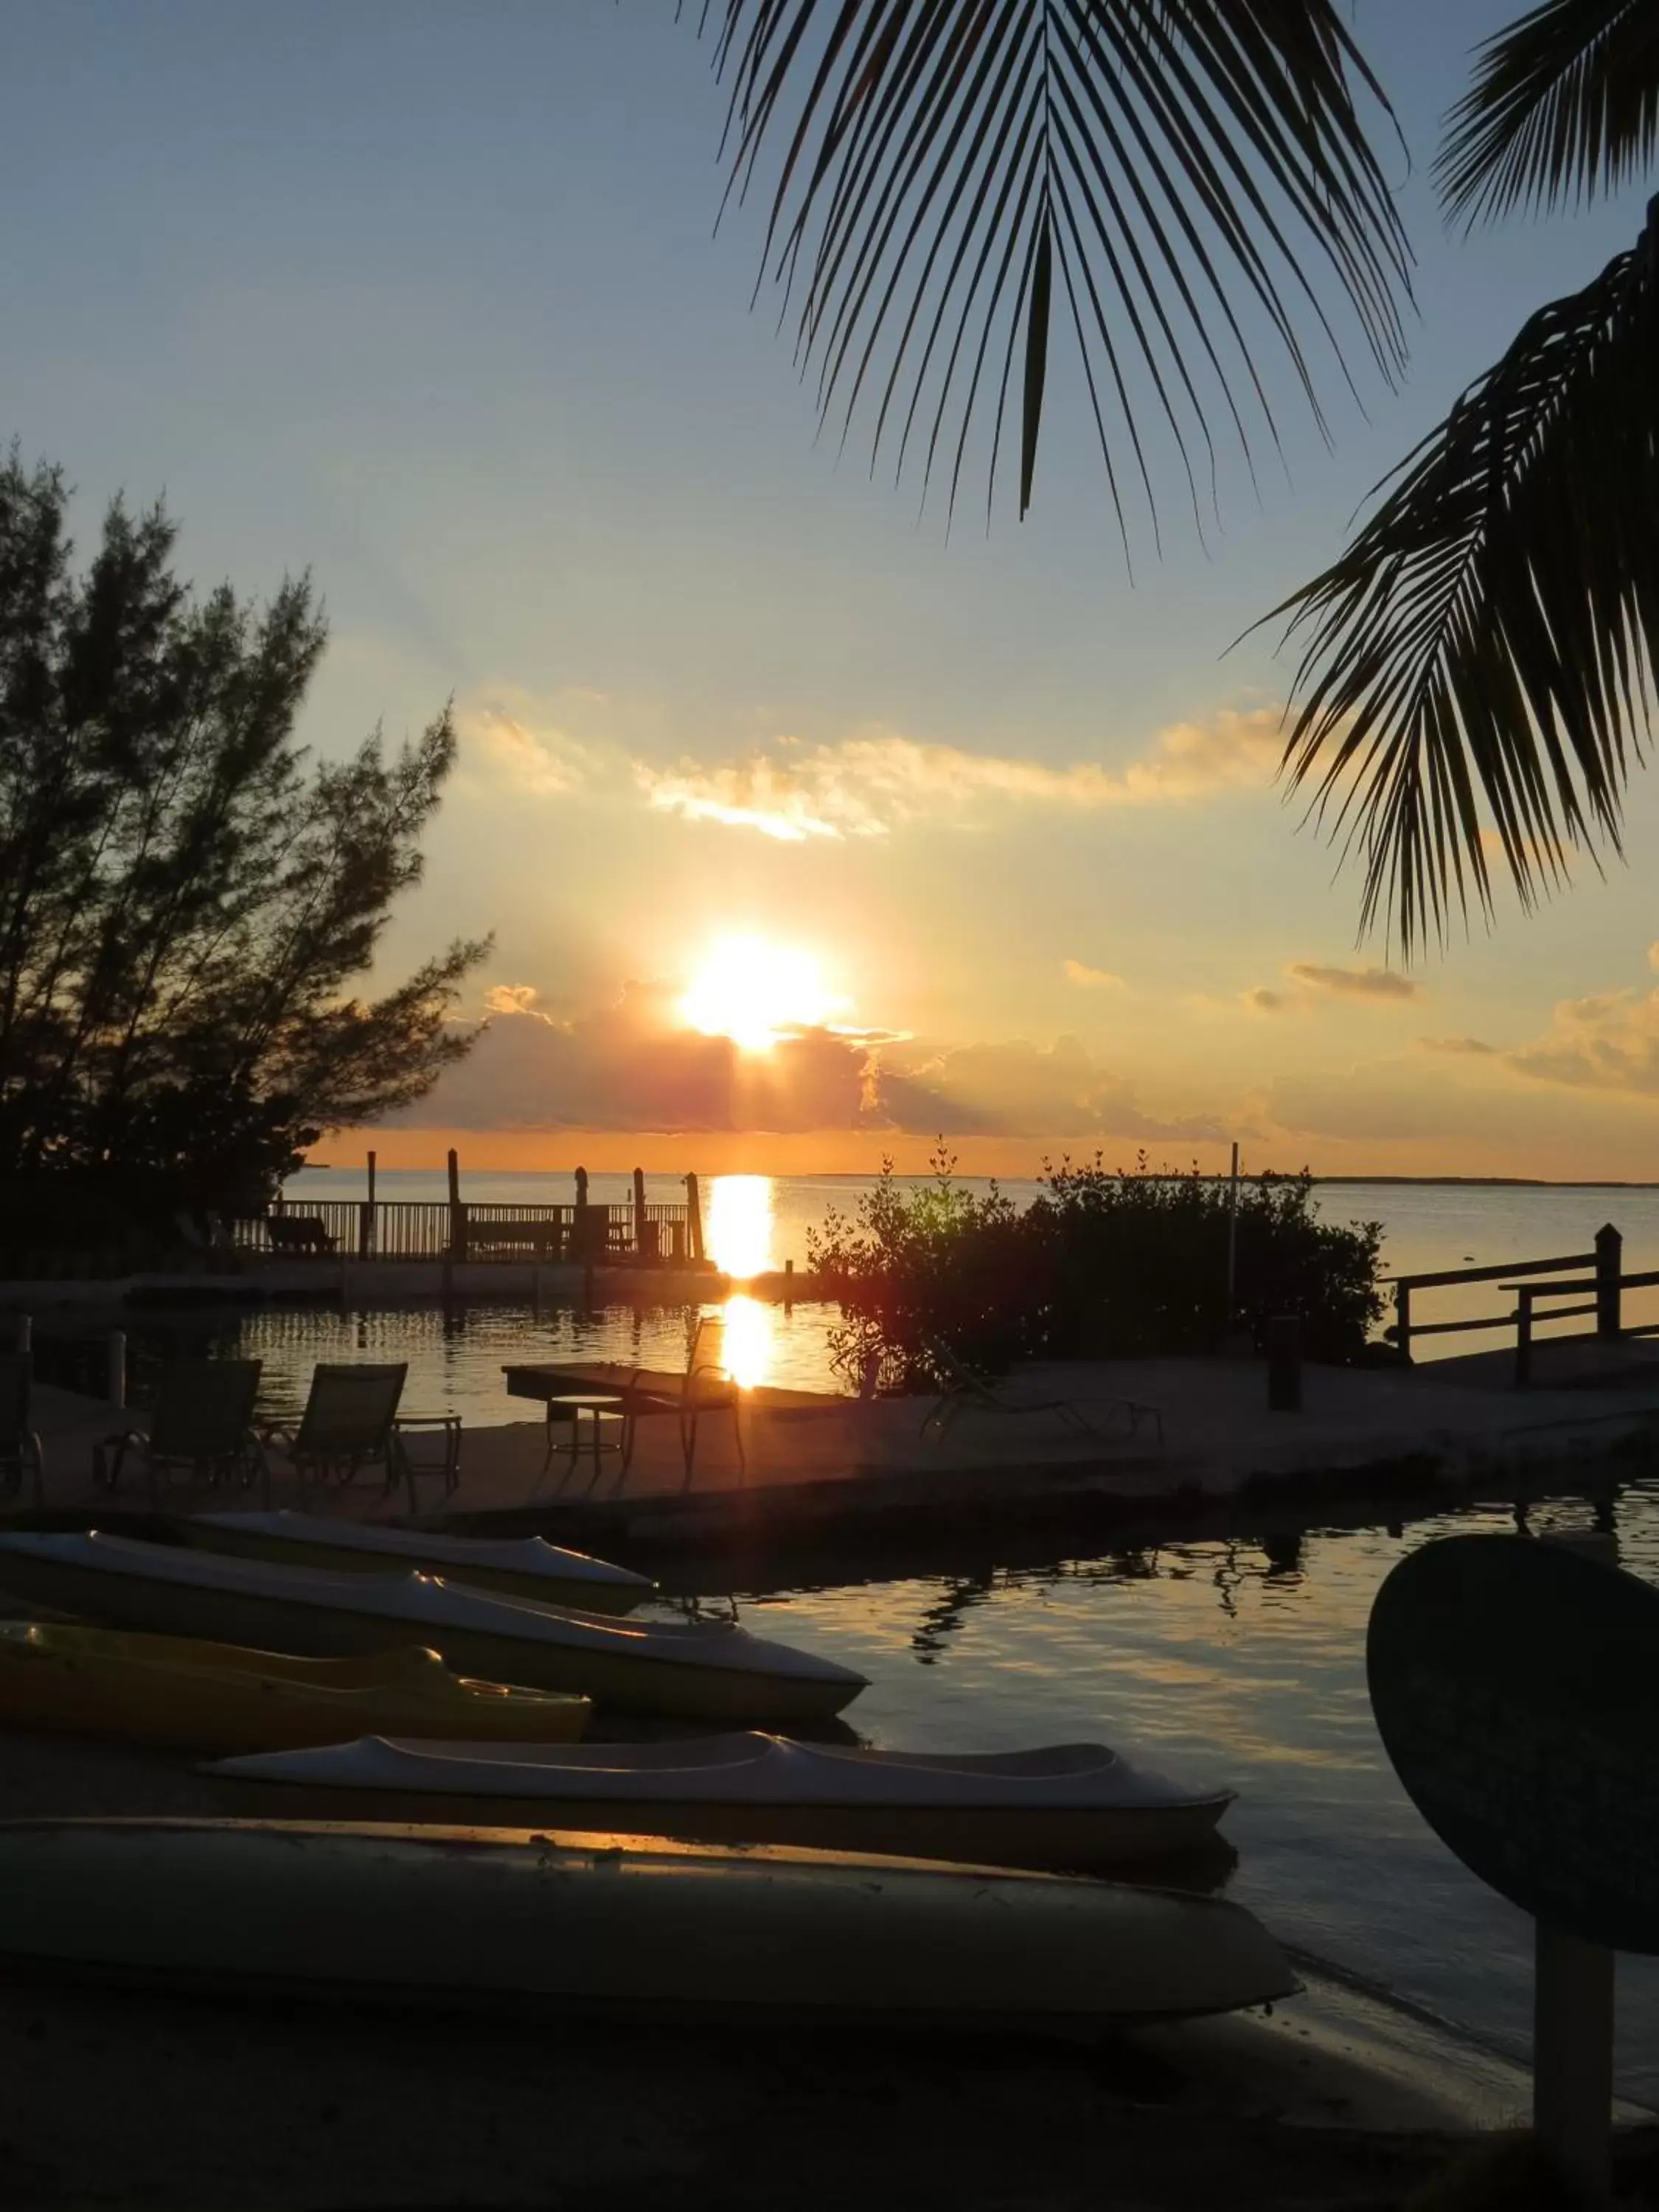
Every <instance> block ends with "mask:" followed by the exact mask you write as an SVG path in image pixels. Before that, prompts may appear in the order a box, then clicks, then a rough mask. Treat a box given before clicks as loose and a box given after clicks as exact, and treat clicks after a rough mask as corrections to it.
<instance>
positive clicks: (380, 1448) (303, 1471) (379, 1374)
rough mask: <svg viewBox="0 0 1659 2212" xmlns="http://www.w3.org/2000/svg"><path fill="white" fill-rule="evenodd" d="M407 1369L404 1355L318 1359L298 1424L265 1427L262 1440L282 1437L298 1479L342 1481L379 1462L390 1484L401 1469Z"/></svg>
mask: <svg viewBox="0 0 1659 2212" xmlns="http://www.w3.org/2000/svg"><path fill="white" fill-rule="evenodd" d="M408 1374H409V1364H408V1362H407V1361H406V1360H405V1361H401V1362H399V1363H398V1364H397V1365H395V1366H385V1367H379V1366H376V1367H368V1366H359V1365H357V1364H355V1363H354V1364H349V1365H344V1364H342V1365H331V1364H330V1363H329V1362H327V1361H320V1362H319V1364H318V1365H317V1367H316V1368H315V1369H314V1370H313V1373H312V1377H311V1395H310V1396H309V1397H308V1398H307V1400H306V1409H305V1411H304V1413H301V1416H300V1425H299V1426H298V1428H296V1429H292V1430H290V1429H286V1428H282V1427H276V1428H272V1429H268V1430H267V1431H265V1437H264V1441H265V1443H267V1444H271V1443H280V1444H281V1445H282V1447H283V1451H284V1452H285V1453H286V1454H287V1455H288V1457H289V1461H290V1462H292V1464H293V1467H294V1468H295V1473H296V1474H299V1475H300V1476H301V1478H302V1479H309V1478H313V1477H314V1478H316V1479H317V1480H320V1481H323V1482H329V1481H336V1482H339V1483H341V1484H344V1483H348V1482H351V1481H353V1480H355V1479H356V1476H357V1474H358V1473H359V1472H360V1470H361V1469H362V1468H366V1467H368V1468H380V1470H381V1472H382V1474H383V1475H384V1477H385V1480H386V1488H387V1489H388V1490H391V1489H392V1488H393V1487H394V1486H395V1485H396V1483H397V1481H398V1476H399V1475H400V1474H404V1472H405V1468H404V1457H403V1455H402V1454H400V1452H399V1450H398V1443H397V1428H396V1422H397V1418H398V1400H399V1399H400V1398H401V1397H402V1396H403V1395H404V1381H405V1380H406V1378H407V1376H408Z"/></svg>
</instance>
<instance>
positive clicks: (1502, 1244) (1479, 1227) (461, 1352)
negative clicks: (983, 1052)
mask: <svg viewBox="0 0 1659 2212" xmlns="http://www.w3.org/2000/svg"><path fill="white" fill-rule="evenodd" d="M646 1182H647V1196H648V1197H649V1198H650V1199H652V1200H669V1199H673V1198H677V1197H683V1196H684V1188H683V1186H682V1185H681V1184H680V1182H678V1179H676V1178H674V1177H672V1176H647V1179H646ZM980 1187H981V1188H982V1187H983V1186H980ZM1003 1187H1004V1188H1005V1189H1006V1191H1007V1192H1008V1194H1009V1195H1010V1196H1011V1197H1012V1198H1013V1199H1014V1200H1016V1201H1017V1202H1018V1203H1029V1201H1030V1199H1032V1198H1033V1197H1035V1196H1036V1193H1037V1188H1038V1186H1037V1185H1036V1183H1034V1182H1009V1183H1006V1184H1005V1185H1004V1186H1003ZM464 1188H465V1192H466V1193H467V1194H469V1195H470V1196H471V1197H473V1198H475V1199H477V1200H479V1201H481V1202H482V1201H484V1200H500V1201H508V1200H532V1201H538V1200H539V1201H551V1200H569V1198H570V1197H571V1195H572V1193H573V1186H572V1184H571V1182H570V1180H569V1178H568V1177H567V1176H555V1175H501V1176H488V1175H480V1176H466V1177H465V1182H464ZM868 1188H870V1183H869V1181H868V1179H867V1178H864V1177H859V1176H778V1177H775V1178H773V1177H769V1176H717V1177H714V1178H713V1179H712V1180H711V1181H710V1182H708V1183H707V1184H705V1186H704V1200H703V1202H704V1208H705V1212H706V1216H707V1228H708V1247H709V1250H710V1253H711V1255H712V1256H713V1257H714V1260H715V1261H717V1263H718V1264H719V1265H720V1267H723V1268H725V1269H726V1271H727V1272H729V1273H732V1274H734V1275H738V1276H742V1275H745V1274H756V1273H761V1272H763V1270H766V1269H769V1268H774V1267H781V1265H782V1264H783V1262H784V1261H786V1260H793V1261H795V1263H796V1265H797V1266H798V1267H804V1266H805V1261H806V1256H807V1255H806V1237H807V1232H808V1231H809V1230H811V1229H815V1228H817V1227H819V1226H821V1225H822V1224H823V1219H824V1218H825V1215H826V1214H827V1213H828V1212H829V1211H830V1210H831V1209H832V1208H834V1209H836V1210H839V1211H840V1212H842V1213H850V1212H852V1211H853V1209H854V1206H856V1204H857V1201H858V1199H859V1197H860V1194H861V1193H862V1192H864V1191H866V1190H867V1189H868ZM378 1190H379V1194H380V1196H381V1197H383V1198H387V1199H392V1198H439V1197H441V1196H442V1195H443V1191H444V1183H443V1178H442V1176H441V1174H435V1173H428V1172H425V1171H421V1170H404V1171H401V1172H399V1173H396V1174H391V1173H388V1174H385V1175H382V1176H380V1178H379V1183H378ZM363 1194H364V1184H363V1181H362V1177H361V1176H356V1175H352V1174H345V1173H342V1172H341V1171H339V1170H329V1171H323V1170H310V1171H307V1173H305V1174H303V1175H301V1176H296V1177H295V1179H294V1181H293V1182H291V1183H290V1185H289V1197H290V1200H292V1201H293V1202H294V1203H296V1204H300V1205H303V1203H304V1201H305V1200H306V1198H307V1196H310V1197H313V1198H323V1197H327V1198H337V1199H354V1198H360V1197H362V1195H363ZM590 1194H591V1196H592V1199H593V1200H594V1202H595V1203H596V1204H599V1203H602V1202H607V1201H614V1202H618V1203H620V1202H623V1201H625V1200H627V1199H628V1198H629V1196H630V1194H631V1186H630V1183H629V1178H628V1177H627V1176H620V1175H616V1176H601V1175H595V1176H593V1177H592V1180H591V1185H590ZM1319 1204H1320V1207H1321V1210H1322V1212H1323V1213H1324V1214H1325V1216H1326V1218H1328V1219H1330V1220H1333V1221H1337V1222H1347V1221H1351V1220H1367V1219H1376V1220H1380V1221H1381V1222H1382V1223H1383V1226H1384V1231H1385V1240H1384V1244H1383V1258H1384V1264H1385V1266H1386V1267H1387V1268H1388V1269H1389V1272H1390V1273H1394V1272H1399V1273H1428V1272H1432V1271H1437V1270H1438V1269H1441V1268H1444V1267H1462V1266H1466V1265H1479V1266H1488V1265H1495V1264H1498V1263H1500V1262H1502V1261H1512V1260H1520V1259H1527V1258H1543V1257H1547V1256H1553V1255H1567V1254H1571V1253H1577V1252H1587V1251H1588V1250H1589V1247H1590V1244H1591V1243H1592V1241H1593V1239H1594V1237H1595V1231H1597V1229H1599V1228H1600V1227H1601V1224H1602V1223H1603V1222H1604V1221H1606V1220H1608V1219H1611V1220H1613V1221H1614V1222H1615V1223H1616V1224H1617V1225H1619V1227H1620V1229H1621V1230H1622V1231H1623V1232H1624V1236H1625V1253H1626V1267H1627V1268H1629V1269H1631V1270H1632V1271H1639V1270H1641V1269H1644V1268H1649V1267H1659V1190H1622V1189H1606V1190H1600V1189H1583V1190H1516V1189H1499V1188H1484V1189H1475V1188H1468V1189H1459V1188H1445V1187H1438V1188H1382V1189H1376V1188H1364V1187H1360V1186H1356V1185H1352V1184H1341V1183H1331V1184H1327V1185H1325V1186H1324V1187H1323V1188H1322V1190H1321V1191H1320V1194H1319ZM1508 1303H1509V1302H1508V1301H1506V1300H1505V1299H1504V1298H1503V1297H1502V1295H1501V1293H1500V1292H1499V1291H1498V1289H1497V1288H1496V1286H1495V1285H1480V1286H1478V1287H1472V1288H1469V1289H1468V1290H1464V1291H1436V1292H1431V1293H1423V1294H1421V1295H1419V1299H1418V1301H1417V1304H1416V1307H1415V1309H1414V1317H1415V1318H1416V1319H1417V1320H1418V1321H1419V1322H1421V1321H1425V1320H1427V1321H1433V1320H1452V1319H1455V1318H1460V1317H1465V1316H1472V1315H1478V1314H1484V1313H1495V1312H1497V1311H1498V1310H1499V1309H1500V1308H1501V1307H1502V1306H1504V1305H1505V1304H1508ZM1628 1308H1629V1313H1630V1317H1631V1318H1632V1320H1636V1321H1642V1320H1649V1319H1659V1292H1641V1293H1635V1294H1632V1296H1631V1297H1630V1299H1629V1301H1628ZM701 1310H702V1309H700V1308H696V1307H691V1308H685V1307H662V1306H657V1307H648V1308H642V1309H635V1308H633V1307H629V1306H611V1307H608V1308H606V1309H605V1310H602V1311H600V1312H599V1313H596V1314H592V1315H583V1314H581V1313H580V1312H578V1311H576V1310H574V1309H573V1308H571V1307H570V1306H568V1305H562V1304H557V1303H554V1302H547V1303H544V1304H541V1305H540V1306H536V1305H532V1303H531V1302H530V1301H529V1300H528V1299H527V1298H518V1299H513V1298H498V1299H491V1300H489V1301H478V1302H477V1303H474V1304H469V1305H468V1306H466V1307H465V1308H458V1309H456V1310H453V1311H452V1312H450V1313H448V1314H445V1313H442V1312H441V1311H440V1310H438V1309H437V1308H436V1307H435V1306H433V1305H430V1304H428V1305H424V1306H416V1307H411V1308H409V1309H406V1310H403V1311H401V1312H398V1311H393V1312H386V1311H379V1312H369V1311H351V1312H341V1311H340V1310H338V1309H337V1308H334V1309H323V1308H318V1307H311V1308H302V1309H293V1308H289V1309H283V1310H273V1311H270V1312H267V1313H256V1314H254V1315H252V1316H249V1317H248V1318H246V1320H244V1321H242V1322H234V1323H231V1324H229V1325H228V1330H222V1331H221V1333H220V1336H219V1341H220V1342H221V1343H222V1345H223V1346H224V1347H225V1348H226V1349H229V1348H232V1347H233V1346H234V1348H235V1349H237V1350H239V1351H241V1352H245V1353H246V1354H247V1355H248V1356H251V1357H257V1358H261V1359H263V1360H264V1363H265V1370H266V1378H265V1405H266V1408H267V1410H268V1411H269V1412H270V1413H271V1414H272V1415H273V1416H275V1415H277V1414H288V1413H292V1412H294V1411H295V1409H296V1407H297V1404H298V1401H300V1399H301V1398H302V1397H303V1395H304V1391H305V1386H306V1381H307V1377H308V1376H309V1374H310V1371H311V1367H312V1364H313V1362H314V1361H316V1360H319V1359H336V1358H388V1359H391V1358H395V1359H404V1358H406V1359H408V1360H409V1362H410V1383H409V1398H408V1403H409V1406H410V1410H411V1411H414V1412H437V1411H440V1410H441V1409H443V1408H445V1407H453V1408H454V1409H455V1410H456V1411H458V1412H459V1413H461V1414H462V1415H463V1416H464V1417H465V1419H467V1420H468V1421H469V1422H472V1423H478V1424H486V1425H488V1424H491V1423H495V1422H500V1421H504V1420H509V1419H514V1418H516V1417H517V1416H518V1414H519V1413H520V1411H521V1410H522V1409H521V1408H520V1407H517V1406H516V1405H515V1404H514V1403H513V1401H509V1400H508V1399H507V1397H506V1396H505V1395H504V1393H503V1390H502V1387H501V1365H502V1364H503V1362H504V1361H506V1360H507V1359H525V1358H544V1359H560V1358H573V1357H575V1356H581V1357H585V1358H599V1359H618V1360H625V1361H628V1362H630V1363H634V1364H640V1365H643V1366H654V1367H668V1368H675V1367H678V1366H679V1365H681V1364H683V1362H684V1351H685V1345H686V1341H687V1339H688V1335H689V1333H690V1329H691V1328H693V1327H694V1326H695V1324H696V1318H697V1315H698V1313H699V1311H701ZM711 1310H712V1309H711ZM835 1317H836V1316H835V1314H834V1312H833V1310H831V1309H829V1308H827V1307H823V1306H813V1305H802V1306H795V1307H793V1308H791V1309H788V1310H786V1309H784V1308H782V1307H781V1306H774V1305H770V1304H761V1303H759V1302H757V1301H756V1300H754V1299H751V1298H747V1297H743V1296H741V1295H739V1296H738V1297H736V1298H734V1299H733V1300H732V1301H731V1302H730V1304H729V1305H728V1319H729V1322H730V1323H731V1328H730V1332H729V1334H730V1339H731V1341H732V1346H733V1353H734V1359H735V1361H736V1364H738V1369H739V1371H740V1372H741V1374H742V1376H743V1378H744V1381H746V1382H749V1383H783V1384H787V1385H789V1386H792V1387H793V1388H797V1389H837V1388H839V1387H840V1386H839V1384H838V1383H837V1381H836V1376H834V1374H833V1373H832V1371H831V1370H830V1368H829V1357H828V1352H827V1348H826V1345H825V1335H826V1332H827V1330H828V1328H829V1327H830V1326H831V1325H832V1323H833V1322H834V1320H835ZM1581 1325H1582V1324H1576V1323H1569V1324H1567V1326H1569V1327H1573V1326H1581ZM181 1326H182V1325H173V1340H175V1341H178V1340H179V1328H180V1327H181ZM189 1326H190V1327H193V1328H195V1329H196V1330H197V1332H198V1333H199V1330H200V1326H201V1324H200V1323H199V1322H197V1323H194V1324H191V1325H189ZM158 1327H159V1324H152V1323H150V1322H145V1324H144V1325H143V1330H144V1333H145V1334H146V1336H147V1340H149V1342H151V1343H154V1344H157V1345H159V1343H160V1341H161V1339H160V1338H159V1337H158V1335H157V1334H156V1330H157V1328H158ZM1502 1341H1503V1339H1502V1337H1501V1336H1480V1335H1472V1336H1463V1335H1457V1336H1450V1337H1431V1338H1428V1339H1426V1340H1424V1342H1423V1344H1422V1345H1421V1346H1419V1350H1420V1352H1421V1353H1422V1355H1423V1356H1425V1357H1427V1358H1436V1357H1439V1358H1445V1357H1448V1356H1449V1355H1451V1354H1453V1353H1455V1352H1464V1351H1470V1350H1481V1349H1484V1348H1486V1346H1489V1345H1492V1344H1494V1343H1499V1342H1502Z"/></svg>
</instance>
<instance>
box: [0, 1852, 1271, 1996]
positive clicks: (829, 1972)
mask: <svg viewBox="0 0 1659 2212" xmlns="http://www.w3.org/2000/svg"><path fill="white" fill-rule="evenodd" d="M0 1960H6V1961H9V1962H10V1963H11V1964H12V1965H13V1966H27V1967H30V1968H33V1969H37V1970H38V1969H42V1968H51V1967H58V1968H72V1969H75V1970H78V1971H81V1972H86V1971H88V1970H100V1969H101V1970H104V1971H106V1972H116V1973H118V1974H121V1975H123V1976H125V1977H132V1976H138V1977H141V1978H145V1979H153V1980H165V1981H167V1982H170V1983H183V1984H192V1983H194V1984H204V1983H205V1984H225V1983H229V1984H237V1985H241V1986H253V1987H258V1988H262V1989H267V1990H277V1991H284V1992H288V1993H290V1994H295V1995H297V1994H304V1993H307V1992H312V1993H315V1994H319V1995H320V1994H331V1995H334V1996H340V1995H351V1996H358V1997H377V1998H382V1999H389V2000H393V2001H395V2002H399V2003H407V2002H413V2001H416V2000H419V1999H436V2000H439V2001H442V2002H452V2003H453V2002H455V2001H457V2000H458V1999H459V2000H471V2001H474V2002H481V2003H483V2004H486V2005H489V2006H490V2007H491V2008H495V2007H498V2006H500V2005H501V2004H502V2003H503V2002H513V2001H526V2002H531V2003H533V2004H536V2005H538V2006H547V2007H551V2008H554V2009H555V2010H556V2011H557V2012H558V2013H560V2014H562V2015H564V2016H565V2017H567V2018H569V2019H580V2018H582V2017H586V2016H593V2015H604V2014H607V2013H615V2012H621V2013H626V2014H631V2015H639V2014H647V2015H656V2016H666V2017H669V2018H677V2019H680V2020H684V2021H688V2022H695V2021H698V2020H702V2021H726V2022H731V2021H755V2022H757V2023H763V2022H772V2021H785V2020H789V2021H811V2022H822V2023H825V2024H828V2023H831V2022H839V2021H872V2020H874V2021H880V2022H882V2023H883V2024H884V2025H886V2026H888V2027H928V2028H933V2027H936V2026H939V2025H943V2026H947V2027H951V2028H953V2029H958V2030H960V2029H964V2028H967V2029H971V2028H983V2027H1000V2026H1010V2025H1013V2026H1024V2027H1039V2028H1041V2027H1048V2028H1062V2029H1066V2030H1069V2031H1073V2032H1075V2031H1076V2030H1077V2029H1079V2028H1089V2027H1100V2028H1104V2027H1109V2026H1111V2025H1114V2024H1116V2025H1122V2024H1125V2023H1128V2022H1134V2021H1155V2020H1165V2019H1179V2018H1184V2017H1188V2016H1191V2015H1200V2014H1206V2013H1222V2012H1231V2011H1236V2010H1238V2009H1240V2008H1243V2007H1247V2006H1250V2005H1259V2004H1263V2003H1266V2002H1269V2001H1271V2000H1272V1999H1273V1998H1276V1997H1281V1996H1286V1995H1288V1994H1289V1993H1290V1992H1291V1990H1293V1989H1294V1988H1295V1986H1296V1979H1295V1976H1294V1974H1293V1973H1292V1972H1291V1967H1290V1965H1289V1963H1288V1961H1287V1960H1286V1959H1285V1954H1284V1953H1283V1951H1282V1950H1281V1949H1280V1948H1279V1945H1278V1944H1277V1943H1276V1942H1274V1941H1273V1937H1272V1936H1270V1935H1268V1933H1267V1930H1266V1929H1264V1928H1263V1927H1262V1926H1261V1923H1260V1922H1259V1921H1257V1920H1256V1919H1255V1917H1253V1916H1252V1915H1251V1914H1250V1913H1249V1912H1247V1911H1244V1910H1243V1907H1242V1906H1239V1905H1230V1904H1227V1903H1225V1902H1224V1901H1223V1900H1221V1899H1216V1898H1200V1897H1188V1896H1183V1895H1178V1894H1176V1893H1170V1892H1167V1891H1163V1890H1146V1889H1135V1888H1130V1887H1121V1886H1120V1885H1118V1884H1115V1883H1111V1882H1096V1881H1086V1880H1080V1879H1078V1878H1075V1877H1067V1876H1063V1875H1041V1874H1007V1873H997V1872H994V1871H992V1870H989V1869H985V1868H973V1867H957V1866H938V1865H926V1864H922V1863H918V1862H915V1861H910V1860H903V1859H883V1858H875V1857H852V1856H837V1855H836V1854H831V1853H823V1852H801V1851H790V1850H771V1849H765V1848H757V1849H756V1850H750V1851H744V1852H733V1851H729V1850H713V1849H708V1848H706V1847H703V1846H700V1845H696V1844H670V1843H663V1842H660V1841H657V1840H653V1839H651V1838H641V1837H638V1836H611V1837H606V1838H602V1839H601V1838H593V1837H586V1838H583V1837H572V1836H565V1835H561V1834H551V1835H548V1834H540V1833H532V1832H528V1831H523V1830H520V1831H511V1830H500V1829H494V1830H492V1829H477V1828H471V1829H469V1828H399V1827H392V1826H380V1827H376V1826H366V1827H359V1826H327V1825H315V1826H313V1825H307V1824H303V1823H301V1824H294V1825H282V1824H267V1823H263V1822H247V1823H240V1822H211V1821H155V1820H126V1821H123V1820H85V1821H76V1820H61V1821H51V1820H46V1821H20V1822H16V1823H10V1824H4V1825H0Z"/></svg>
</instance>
